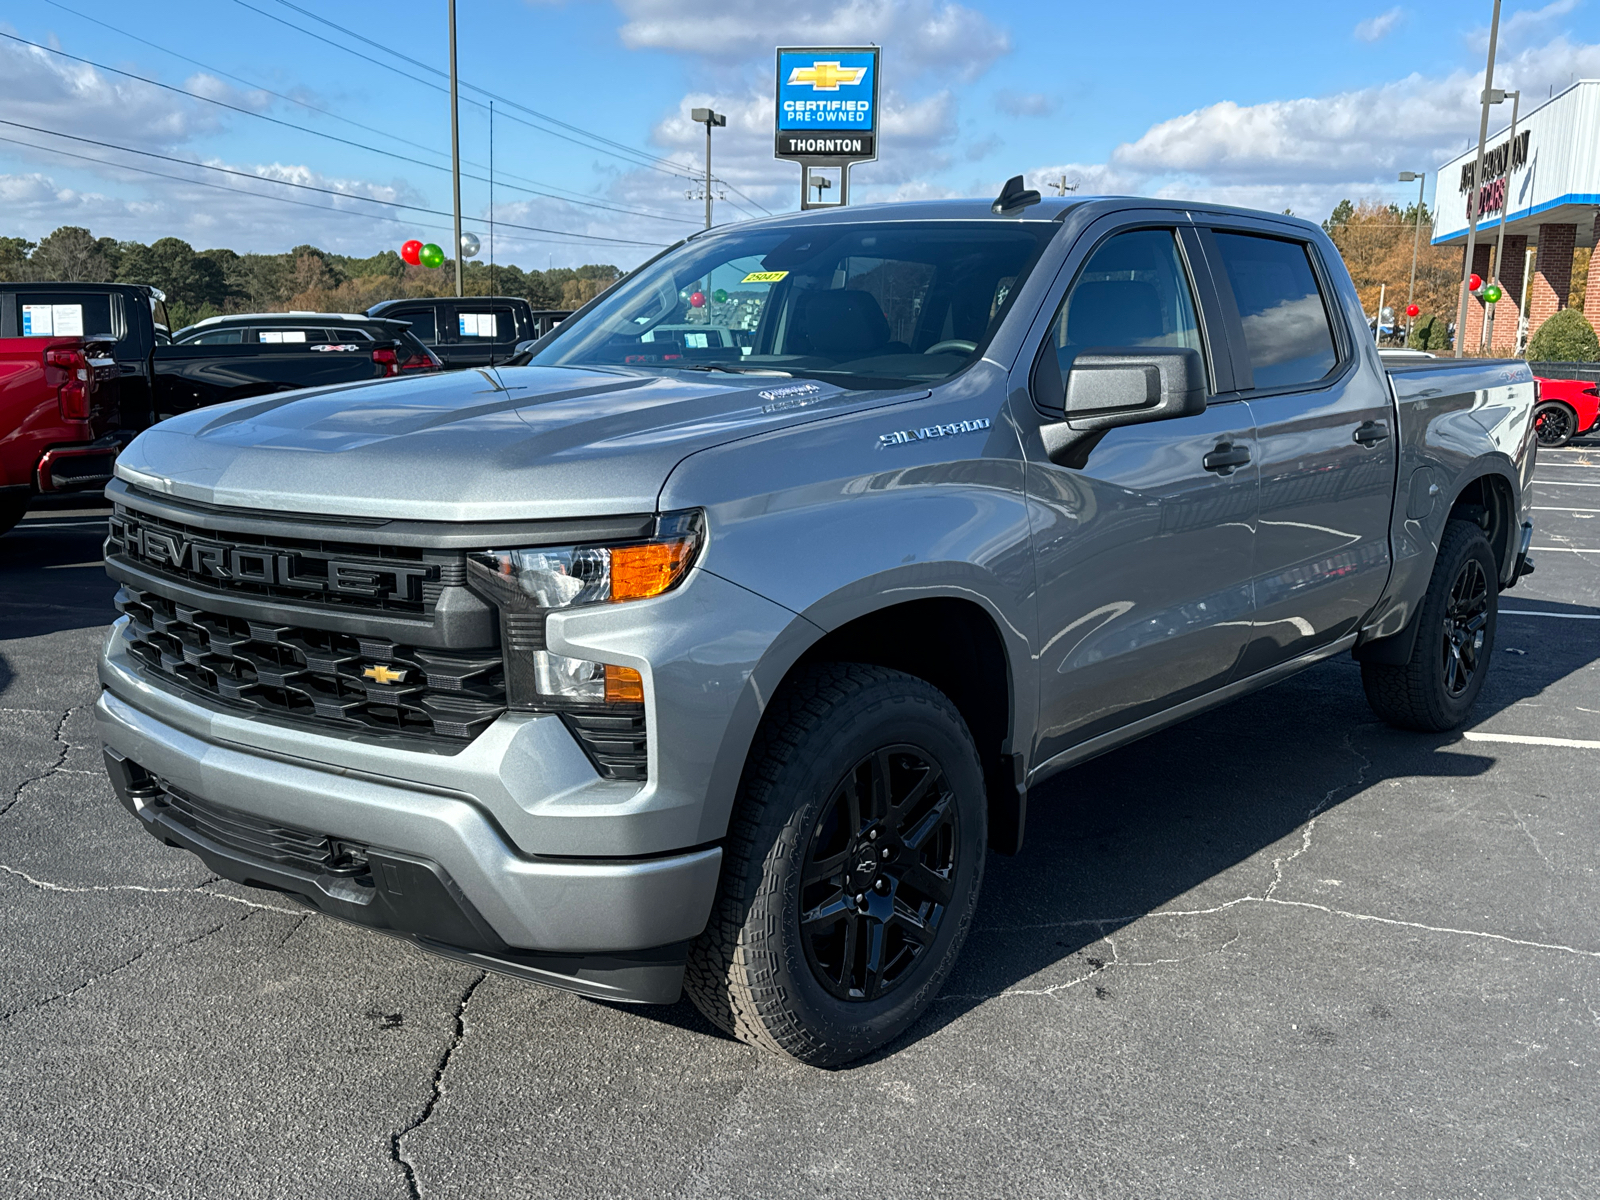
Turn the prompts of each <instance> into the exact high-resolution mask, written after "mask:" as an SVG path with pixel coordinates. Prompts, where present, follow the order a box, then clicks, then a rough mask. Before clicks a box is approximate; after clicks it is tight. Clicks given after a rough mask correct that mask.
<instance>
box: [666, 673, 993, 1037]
mask: <svg viewBox="0 0 1600 1200" xmlns="http://www.w3.org/2000/svg"><path fill="white" fill-rule="evenodd" d="M918 764H920V765H918ZM884 780H887V784H888V794H889V796H890V798H891V801H892V805H893V807H889V806H886V805H884V804H883V803H882V802H881V800H880V802H879V803H878V804H876V805H873V804H872V803H871V798H872V797H873V796H874V795H878V796H881V794H882V781H884ZM852 795H854V796H855V797H856V798H857V799H858V800H859V799H860V798H862V797H866V798H867V800H868V803H867V804H866V805H863V806H861V807H860V808H859V809H857V808H853V807H852ZM869 809H875V810H876V811H875V812H874V813H869V812H868V810H869ZM858 811H859V812H860V813H861V815H860V817H859V819H857V816H856V814H857V812H858ZM985 821H986V805H985V798H984V788H983V772H982V769H981V767H980V766H979V762H978V753H977V749H976V748H975V746H974V745H973V741H972V735H971V733H970V732H969V731H968V730H967V726H966V722H965V721H963V720H962V718H961V714H960V713H959V712H958V711H957V710H956V707H955V705H954V704H952V703H951V702H950V700H949V698H948V697H946V696H945V695H944V693H942V692H940V691H939V690H937V689H936V688H934V687H932V686H931V685H929V684H928V683H926V682H924V681H923V680H921V679H918V678H916V677H915V676H912V675H906V674H903V673H902V672H899V671H890V670H887V669H885V668H882V667H875V666H865V665H860V664H854V663H826V664H821V665H818V666H815V667H811V668H807V669H805V670H804V671H803V673H802V674H801V675H800V676H799V677H797V678H796V679H794V680H792V681H790V682H788V683H786V684H785V685H784V687H783V688H782V689H781V690H780V692H779V693H778V695H777V697H776V698H775V699H774V701H773V704H772V706H771V707H770V708H769V709H768V711H767V714H766V716H765V717H764V718H763V721H762V725H761V729H760V730H759V732H758V733H757V735H756V740H755V743H754V745H753V746H752V747H751V751H750V757H749V759H748V760H747V762H746V764H745V770H744V777H743V779H742V780H741V782H740V786H739V796H738V799H737V802H736V804H735V808H734V814H733V820H732V822H731V824H730V827H729V831H728V838H727V841H726V843H725V847H724V857H723V865H722V879H721V882H720V885H719V890H718V894H717V900H716V903H715V906H714V907H713V909H712V913H711V919H710V921H709V923H708V924H707V926H706V929H705V932H704V933H702V934H701V935H700V937H699V938H698V939H697V940H696V941H695V942H694V943H693V945H692V946H691V948H690V952H689V964H688V970H687V972H686V974H685V980H684V986H685V990H686V991H687V992H688V993H689V996H690V998H691V999H692V1000H693V1001H694V1003H695V1006H696V1007H697V1008H699V1009H700V1011H701V1012H702V1013H704V1014H705V1015H706V1017H707V1018H709V1019H710V1020H711V1021H713V1022H714V1023H715V1024H717V1025H718V1026H720V1027H721V1028H722V1029H724V1030H726V1031H727V1032H728V1033H730V1034H732V1035H733V1036H734V1037H736V1038H739V1039H740V1040H741V1041H744V1042H748V1043H749V1044H750V1045H753V1046H759V1047H762V1048H764V1049H767V1050H772V1051H776V1052H777V1053H779V1054H785V1055H788V1056H789V1057H791V1058H794V1059H797V1060H799V1061H800V1062H804V1063H809V1064H811V1065H813V1066H819V1067H837V1066H842V1065H843V1064H845V1063H848V1062H851V1061H853V1060H855V1059H858V1058H861V1057H863V1056H864V1055H867V1054H870V1053H871V1052H872V1051H874V1050H876V1049H878V1048H879V1047H881V1046H883V1045H885V1044H887V1043H888V1042H890V1041H892V1040H893V1039H894V1038H896V1037H898V1036H899V1035H900V1034H901V1033H903V1032H904V1031H905V1030H906V1029H907V1028H909V1027H910V1025H911V1024H912V1022H914V1021H915V1020H916V1019H917V1018H918V1017H919V1016H921V1015H922V1013H923V1012H924V1011H925V1010H926V1009H927V1007H928V1006H929V1004H931V1003H932V1002H933V998H934V997H935V996H936V995H937V994H938V991H939V988H940V986H941V985H942V984H943V983H944V980H945V977H946V975H948V974H949V971H950V967H951V964H952V963H953V962H954V961H955V958H956V956H957V954H958V953H959V952H960V950H961V944H962V942H963V941H964V940H965V939H966V935H967V930H968V928H969V927H970V925H971V923H972V915H973V912H974V911H975V909H976V907H977V903H978V889H979V886H980V884H981V883H982V878H983V863H984V857H985V853H986V851H987V849H988V838H987V828H986V824H985ZM874 850H876V851H877V854H876V857H874V854H873V851H874ZM802 906H804V907H802ZM803 913H806V914H811V915H812V920H811V921H810V922H809V923H807V925H806V926H805V928H804V929H802V914H803ZM824 914H825V915H824ZM852 930H853V931H854V932H852ZM874 946H876V947H877V948H878V950H879V956H878V960H877V961H878V965H879V969H878V970H877V972H876V973H874V972H873V970H872V963H873V961H874V960H873V958H872V953H871V952H872V949H873V947H874Z"/></svg>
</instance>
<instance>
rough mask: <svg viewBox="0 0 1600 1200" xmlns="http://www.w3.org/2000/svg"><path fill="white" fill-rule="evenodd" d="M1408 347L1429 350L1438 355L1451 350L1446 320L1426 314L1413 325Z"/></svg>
mask: <svg viewBox="0 0 1600 1200" xmlns="http://www.w3.org/2000/svg"><path fill="white" fill-rule="evenodd" d="M1406 345H1407V346H1409V347H1410V348H1411V349H1413V350H1427V351H1429V352H1431V353H1433V354H1438V353H1439V352H1440V351H1441V350H1448V349H1449V348H1450V335H1449V332H1448V330H1447V328H1446V324H1445V322H1444V320H1443V319H1442V318H1440V317H1436V316H1434V315H1433V314H1432V313H1424V314H1423V315H1422V316H1420V317H1418V318H1417V319H1416V320H1415V321H1413V322H1412V323H1411V338H1410V340H1409V341H1407V342H1406Z"/></svg>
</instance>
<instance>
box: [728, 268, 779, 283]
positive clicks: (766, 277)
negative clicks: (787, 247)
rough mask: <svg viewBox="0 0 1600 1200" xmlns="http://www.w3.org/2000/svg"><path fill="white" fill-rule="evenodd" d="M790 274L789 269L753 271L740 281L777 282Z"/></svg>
mask: <svg viewBox="0 0 1600 1200" xmlns="http://www.w3.org/2000/svg"><path fill="white" fill-rule="evenodd" d="M788 274H789V272H787V271H751V272H750V274H748V275H746V276H745V277H744V278H743V279H741V280H739V282H740V283H777V282H778V280H780V279H783V278H785V277H786V276H787V275H788Z"/></svg>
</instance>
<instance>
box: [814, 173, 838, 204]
mask: <svg viewBox="0 0 1600 1200" xmlns="http://www.w3.org/2000/svg"><path fill="white" fill-rule="evenodd" d="M811 186H812V187H814V188H816V189H817V203H818V204H821V203H822V193H823V192H825V191H827V190H828V189H829V188H831V187H832V186H833V180H831V179H829V178H828V177H827V176H825V175H818V176H817V177H816V178H815V179H813V180H812V181H811Z"/></svg>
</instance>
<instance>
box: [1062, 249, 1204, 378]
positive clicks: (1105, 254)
mask: <svg viewBox="0 0 1600 1200" xmlns="http://www.w3.org/2000/svg"><path fill="white" fill-rule="evenodd" d="M1052 332H1053V334H1054V339H1055V346H1056V360H1057V361H1058V362H1059V363H1060V364H1061V376H1062V378H1063V379H1064V378H1066V374H1067V371H1068V370H1069V369H1070V368H1071V367H1072V363H1073V360H1074V359H1076V358H1077V357H1078V355H1079V354H1081V353H1082V352H1083V351H1084V350H1086V349H1088V348H1089V347H1091V346H1094V347H1098V348H1101V349H1122V350H1126V349H1129V348H1136V347H1145V346H1149V347H1157V348H1170V349H1180V350H1200V351H1201V352H1202V354H1203V353H1204V350H1203V349H1202V346H1201V341H1200V323H1199V322H1198V321H1197V320H1196V319H1195V305H1194V293H1193V292H1192V290H1191V289H1190V287H1189V276H1188V274H1187V273H1186V272H1185V270H1184V267H1183V259H1182V257H1181V256H1180V255H1179V253H1178V245H1177V239H1176V237H1175V236H1174V235H1173V232H1172V230H1170V229H1139V230H1135V231H1132V232H1130V233H1119V234H1117V235H1116V236H1115V237H1113V238H1111V239H1109V240H1108V241H1106V242H1105V243H1104V244H1103V245H1101V246H1100V248H1099V249H1097V250H1096V251H1095V252H1094V253H1093V254H1091V255H1090V256H1089V261H1088V262H1086V263H1084V265H1083V270H1082V271H1080V272H1079V273H1078V278H1077V279H1075V280H1074V281H1073V284H1072V290H1071V291H1070V292H1068V293H1067V297H1066V299H1065V300H1063V301H1062V302H1061V308H1060V310H1059V311H1058V312H1057V313H1056V319H1055V324H1054V327H1053V331H1052Z"/></svg>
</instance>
